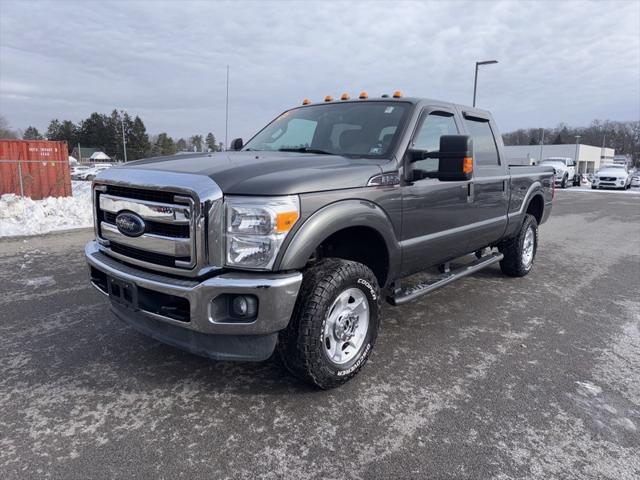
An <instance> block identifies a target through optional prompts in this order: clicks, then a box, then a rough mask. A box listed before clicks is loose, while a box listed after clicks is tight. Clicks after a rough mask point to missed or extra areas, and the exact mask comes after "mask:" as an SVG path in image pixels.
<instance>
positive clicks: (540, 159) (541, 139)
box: [538, 128, 544, 163]
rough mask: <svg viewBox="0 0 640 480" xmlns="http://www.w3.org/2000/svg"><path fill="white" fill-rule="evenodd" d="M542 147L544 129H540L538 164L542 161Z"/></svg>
mask: <svg viewBox="0 0 640 480" xmlns="http://www.w3.org/2000/svg"><path fill="white" fill-rule="evenodd" d="M543 147H544V128H541V129H540V158H539V159H538V163H540V162H541V161H542V148H543Z"/></svg>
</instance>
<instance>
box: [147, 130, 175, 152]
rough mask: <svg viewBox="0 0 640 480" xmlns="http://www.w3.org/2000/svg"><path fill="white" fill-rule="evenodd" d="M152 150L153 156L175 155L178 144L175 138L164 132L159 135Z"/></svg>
mask: <svg viewBox="0 0 640 480" xmlns="http://www.w3.org/2000/svg"><path fill="white" fill-rule="evenodd" d="M151 150H152V154H153V156H163V155H173V154H174V153H176V145H175V143H174V142H173V138H171V137H170V136H169V135H167V134H166V133H165V132H163V133H161V134H159V135H158V138H156V141H155V142H154V144H153V147H152V149H151Z"/></svg>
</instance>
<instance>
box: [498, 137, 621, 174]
mask: <svg viewBox="0 0 640 480" xmlns="http://www.w3.org/2000/svg"><path fill="white" fill-rule="evenodd" d="M504 149H505V153H506V155H507V162H508V163H509V164H511V165H536V164H537V163H539V162H540V161H541V160H544V159H545V158H549V157H564V158H572V159H573V160H575V161H576V162H577V164H578V172H579V173H593V172H596V171H598V170H599V169H600V167H601V166H602V165H604V164H607V163H613V157H614V154H615V150H614V149H613V148H602V147H594V146H593V145H583V144H578V145H576V144H575V143H572V144H563V145H542V146H541V145H514V146H509V147H506V146H505V147H504ZM576 156H577V159H576Z"/></svg>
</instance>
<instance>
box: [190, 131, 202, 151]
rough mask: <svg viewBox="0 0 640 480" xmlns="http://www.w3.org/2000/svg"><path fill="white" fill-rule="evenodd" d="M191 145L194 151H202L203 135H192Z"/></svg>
mask: <svg viewBox="0 0 640 480" xmlns="http://www.w3.org/2000/svg"><path fill="white" fill-rule="evenodd" d="M191 146H192V148H193V151H194V152H201V151H202V135H194V136H193V137H191Z"/></svg>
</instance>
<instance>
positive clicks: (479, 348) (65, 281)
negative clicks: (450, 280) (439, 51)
mask: <svg viewBox="0 0 640 480" xmlns="http://www.w3.org/2000/svg"><path fill="white" fill-rule="evenodd" d="M91 235H92V233H91V232H90V231H88V230H82V231H76V232H73V233H64V234H57V235H47V236H40V237H32V238H29V239H10V240H3V241H0V291H1V292H2V295H1V296H0V478H3V479H27V478H65V479H67V478H69V479H87V478H96V479H97V478H171V479H176V478H230V479H235V478H240V479H254V478H266V479H280V478H283V479H289V478H290V479H302V478H304V479H320V478H359V479H386V478H394V479H397V478H416V479H418V478H420V479H423V478H434V479H441V478H455V479H485V478H496V479H511V478H533V479H548V478H567V479H587V478H589V479H591V478H593V479H596V478H597V479H616V480H623V479H637V478H640V196H638V195H628V196H625V195H615V194H606V193H600V192H598V193H597V194H596V193H595V192H594V193H593V194H592V193H589V192H570V191H569V192H563V191H561V192H558V193H557V195H556V204H555V207H554V211H553V214H552V216H551V219H550V220H549V222H548V223H547V224H545V225H543V226H542V228H541V231H540V245H539V251H538V256H537V260H536V264H535V267H534V270H533V271H532V273H531V274H530V275H529V276H527V277H525V278H520V279H513V278H508V277H505V276H503V275H502V274H501V273H500V270H499V268H498V267H497V266H495V267H491V268H489V269H487V270H484V271H481V272H479V273H477V274H474V275H472V276H469V277H466V278H464V279H463V280H461V281H459V282H457V283H454V284H451V285H449V286H447V287H445V288H443V289H440V290H438V291H436V292H434V293H433V294H431V295H429V296H427V297H423V298H422V299H420V300H419V301H417V302H415V303H413V304H409V305H405V306H402V307H396V308H393V307H390V306H387V307H385V308H384V310H383V322H382V330H381V333H380V336H379V338H378V343H377V345H376V348H375V351H374V353H373V355H372V358H371V361H370V362H369V363H368V365H367V366H366V367H365V369H364V370H363V371H362V372H361V373H360V375H359V376H358V377H357V378H356V379H354V380H353V381H352V382H350V383H349V384H347V385H345V386H343V387H341V388H339V389H336V390H332V391H318V390H315V389H313V388H311V387H308V386H306V385H304V384H302V383H300V382H298V381H297V380H296V379H294V378H292V377H291V376H289V375H288V374H287V373H286V372H285V371H284V370H283V369H282V368H281V367H280V366H279V364H278V363H277V362H275V361H273V360H270V361H267V362H264V363H258V364H253V363H224V362H214V361H210V360H207V359H203V358H200V357H197V356H193V355H190V354H188V353H183V352H181V351H179V350H176V349H174V348H172V347H169V346H165V345H162V344H159V343H157V342H155V341H153V340H150V339H148V338H146V337H144V336H141V335H139V334H137V333H135V332H134V331H133V330H131V329H130V328H129V327H127V326H125V325H124V324H122V323H120V322H119V321H118V320H116V319H114V318H113V317H112V316H111V315H110V314H109V313H108V309H107V305H106V299H105V298H104V297H103V296H102V295H100V294H99V293H98V292H96V291H94V290H93V289H92V288H90V287H89V283H88V280H87V271H86V266H85V263H84V260H83V254H82V247H83V244H84V243H85V242H86V241H87V240H88V239H89V238H90V237H91Z"/></svg>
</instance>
